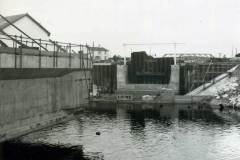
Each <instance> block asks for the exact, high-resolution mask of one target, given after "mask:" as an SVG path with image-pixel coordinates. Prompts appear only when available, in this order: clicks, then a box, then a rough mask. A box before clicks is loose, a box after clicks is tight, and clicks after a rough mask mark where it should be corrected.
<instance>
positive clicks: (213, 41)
mask: <svg viewBox="0 0 240 160" xmlns="http://www.w3.org/2000/svg"><path fill="white" fill-rule="evenodd" d="M26 12H28V13H29V14H30V15H31V16H33V17H34V18H35V19H36V20H38V21H39V22H40V23H41V24H42V25H43V26H44V27H46V28H47V29H48V30H49V31H50V32H51V34H52V35H51V36H52V38H53V39H56V40H58V41H66V42H73V43H91V44H92V42H93V41H94V42H95V45H96V44H101V45H102V46H104V47H106V48H108V49H109V50H110V51H111V52H112V54H120V55H130V50H131V49H132V50H133V51H134V50H146V51H147V52H149V51H150V50H151V54H156V55H157V56H161V55H163V54H164V53H169V52H173V51H174V50H173V46H171V45H161V46H154V47H149V46H138V47H133V46H128V47H127V48H126V49H125V50H124V48H123V46H122V44H123V43H156V42H184V43H185V45H182V46H178V47H177V52H188V53H189V52H196V53H199V52H200V53H213V54H215V55H218V53H222V55H223V54H226V55H227V56H231V55H232V47H233V46H234V48H237V47H238V48H239V50H240V1H239V0H0V13H1V14H3V15H4V16H8V15H13V14H19V13H26Z"/></svg>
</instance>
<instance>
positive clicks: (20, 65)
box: [19, 35, 23, 68]
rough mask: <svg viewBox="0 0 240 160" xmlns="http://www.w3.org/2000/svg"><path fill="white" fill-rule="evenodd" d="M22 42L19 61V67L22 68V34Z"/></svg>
mask: <svg viewBox="0 0 240 160" xmlns="http://www.w3.org/2000/svg"><path fill="white" fill-rule="evenodd" d="M20 42H21V47H20V61H19V68H22V47H23V46H22V44H23V43H22V35H21V36H20Z"/></svg>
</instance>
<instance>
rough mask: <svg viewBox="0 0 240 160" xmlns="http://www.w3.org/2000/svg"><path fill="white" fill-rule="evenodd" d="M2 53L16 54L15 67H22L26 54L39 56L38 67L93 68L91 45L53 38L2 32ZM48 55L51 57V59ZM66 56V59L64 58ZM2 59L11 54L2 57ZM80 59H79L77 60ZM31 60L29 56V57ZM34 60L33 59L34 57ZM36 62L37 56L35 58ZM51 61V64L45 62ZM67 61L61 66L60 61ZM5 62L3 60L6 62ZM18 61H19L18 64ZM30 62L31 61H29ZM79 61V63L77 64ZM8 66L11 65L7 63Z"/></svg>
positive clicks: (0, 37)
mask: <svg viewBox="0 0 240 160" xmlns="http://www.w3.org/2000/svg"><path fill="white" fill-rule="evenodd" d="M0 46H1V50H0V54H1V55H2V54H4V53H5V54H13V55H15V56H14V58H13V57H11V59H15V62H14V67H15V68H22V67H24V66H23V65H24V64H23V60H24V55H25V59H26V55H28V56H35V57H36V56H37V57H38V68H50V67H52V68H59V67H60V68H82V69H89V68H92V55H93V54H92V51H91V50H90V46H89V45H87V44H86V45H82V44H73V43H65V42H58V41H53V40H42V39H30V38H27V37H23V36H17V35H7V34H3V33H2V34H0ZM47 57H51V60H50V59H49V58H47ZM63 57H64V60H63V59H62V58H63ZM0 58H2V59H4V58H5V60H6V58H8V60H9V56H8V57H6V55H5V57H4V56H2V57H0ZM76 59H78V60H76ZM28 60H29V58H28ZM32 60H33V59H32ZM34 60H35V62H36V58H35V59H34ZM44 62H45V63H49V64H45V65H44ZM63 62H64V63H65V65H64V66H61V65H60V66H59V63H61V64H62V63H63ZM4 63H5V62H2V64H4ZM17 63H19V64H18V65H17ZM28 63H29V62H28ZM76 63H78V64H76ZM66 64H67V65H66ZM10 66H11V65H10ZM0 67H2V66H0ZM7 67H9V66H8V65H7ZM34 67H36V66H34Z"/></svg>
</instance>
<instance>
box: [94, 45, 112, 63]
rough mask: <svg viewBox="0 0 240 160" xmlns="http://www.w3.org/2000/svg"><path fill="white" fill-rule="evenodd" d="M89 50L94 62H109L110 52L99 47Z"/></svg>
mask: <svg viewBox="0 0 240 160" xmlns="http://www.w3.org/2000/svg"><path fill="white" fill-rule="evenodd" d="M89 49H90V51H91V53H92V57H93V61H94V62H98V61H102V60H107V59H108V58H109V50H108V49H106V48H103V47H100V46H99V47H90V48H89Z"/></svg>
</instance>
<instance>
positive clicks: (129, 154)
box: [22, 104, 240, 160]
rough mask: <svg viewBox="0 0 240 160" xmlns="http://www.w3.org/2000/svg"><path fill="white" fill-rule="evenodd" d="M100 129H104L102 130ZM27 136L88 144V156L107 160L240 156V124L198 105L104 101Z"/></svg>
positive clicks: (33, 140) (215, 159)
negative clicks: (58, 123)
mask: <svg viewBox="0 0 240 160" xmlns="http://www.w3.org/2000/svg"><path fill="white" fill-rule="evenodd" d="M97 131H99V132H100V133H101V134H100V135H96V132H97ZM22 141H23V142H29V143H39V142H40V143H48V144H60V145H64V146H80V145H82V146H83V152H84V154H85V155H87V156H88V157H90V158H91V157H96V155H98V156H97V157H103V158H104V159H106V160H113V159H123V160H126V159H129V160H134V159H153V160H155V159H156V160H158V159H161V160H193V159H194V160H228V159H234V158H237V157H240V125H238V124H231V123H227V122H225V121H224V120H222V119H221V118H219V117H217V116H216V115H214V113H212V112H211V111H210V110H203V109H198V108H197V107H196V106H170V105H165V106H160V105H155V106H150V105H134V106H133V105H113V104H108V105H107V104H101V105H97V106H96V107H92V108H88V109H86V110H85V111H84V112H83V113H80V114H78V115H76V119H75V120H72V121H70V122H68V123H66V124H60V125H57V126H55V127H53V128H49V129H45V130H42V131H39V132H36V133H33V134H30V135H28V136H25V137H23V138H22ZM99 155H101V156H99ZM56 160H58V159H56Z"/></svg>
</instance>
